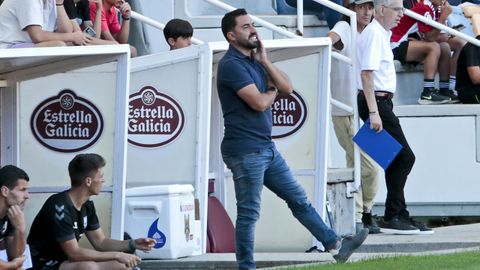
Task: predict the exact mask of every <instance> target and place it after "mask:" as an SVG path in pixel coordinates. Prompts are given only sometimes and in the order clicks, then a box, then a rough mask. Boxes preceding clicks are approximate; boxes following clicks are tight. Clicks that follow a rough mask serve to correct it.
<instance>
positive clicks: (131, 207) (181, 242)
mask: <svg viewBox="0 0 480 270" xmlns="http://www.w3.org/2000/svg"><path fill="white" fill-rule="evenodd" d="M125 194H126V199H125V232H126V233H128V234H129V235H130V236H131V237H132V238H133V239H136V238H140V237H150V238H153V239H155V240H156V241H157V244H156V245H155V247H154V248H153V250H152V251H150V252H148V253H145V252H142V251H137V255H138V256H140V257H141V258H144V259H176V258H179V257H186V256H191V255H192V253H193V251H194V249H195V241H194V240H195V237H194V232H195V229H194V226H195V206H194V197H193V186H192V185H159V186H143V187H134V188H129V189H127V190H126V193H125Z"/></svg>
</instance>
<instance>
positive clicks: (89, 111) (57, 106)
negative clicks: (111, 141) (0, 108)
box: [30, 89, 103, 153]
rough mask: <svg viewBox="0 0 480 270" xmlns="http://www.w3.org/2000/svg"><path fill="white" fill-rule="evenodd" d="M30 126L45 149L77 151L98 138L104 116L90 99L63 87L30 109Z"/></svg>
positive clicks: (88, 145) (90, 144)
mask: <svg viewBox="0 0 480 270" xmlns="http://www.w3.org/2000/svg"><path fill="white" fill-rule="evenodd" d="M30 128H31V130H32V132H33V135H34V137H35V139H37V141H38V142H40V144H42V145H43V146H45V147H47V148H48V149H51V150H53V151H57V152H66V153H70V152H78V151H81V150H84V149H87V148H88V147H90V146H92V145H93V144H95V142H96V141H97V140H98V139H99V138H100V136H101V135H102V131H103V118H102V115H101V114H100V111H99V110H98V109H97V107H96V106H95V105H94V104H93V103H91V102H90V101H88V100H87V99H85V98H82V97H79V96H77V95H76V94H75V92H73V91H72V90H70V89H65V90H62V91H61V92H60V93H58V95H57V96H53V97H50V98H48V99H46V100H44V101H43V102H42V103H40V104H39V105H38V106H37V107H36V108H35V110H33V113H32V117H31V119H30Z"/></svg>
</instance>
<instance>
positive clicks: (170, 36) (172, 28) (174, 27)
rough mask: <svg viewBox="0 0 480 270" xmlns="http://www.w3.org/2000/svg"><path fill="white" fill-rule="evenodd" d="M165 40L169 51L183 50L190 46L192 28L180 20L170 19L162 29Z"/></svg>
mask: <svg viewBox="0 0 480 270" xmlns="http://www.w3.org/2000/svg"><path fill="white" fill-rule="evenodd" d="M163 35H164V36H165V40H166V41H167V43H168V46H170V50H175V49H180V48H185V47H188V46H190V45H192V36H193V27H192V25H191V24H190V23H189V22H187V21H185V20H182V19H172V20H170V21H168V22H167V24H166V25H165V28H164V29H163Z"/></svg>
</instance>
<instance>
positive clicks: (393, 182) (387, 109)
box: [357, 94, 415, 221]
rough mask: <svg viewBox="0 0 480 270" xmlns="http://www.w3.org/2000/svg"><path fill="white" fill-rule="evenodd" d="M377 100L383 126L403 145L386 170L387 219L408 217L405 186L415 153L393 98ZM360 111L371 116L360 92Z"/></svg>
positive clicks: (358, 97)
mask: <svg viewBox="0 0 480 270" xmlns="http://www.w3.org/2000/svg"><path fill="white" fill-rule="evenodd" d="M375 98H376V100H377V106H378V112H379V114H380V118H381V119H382V124H383V128H384V129H385V130H386V131H387V132H388V133H390V135H392V137H394V138H395V139H396V140H397V141H398V142H399V143H400V144H401V145H402V146H403V148H402V150H401V151H400V153H399V154H398V155H397V157H396V158H395V159H394V160H393V162H392V163H391V164H390V166H389V167H388V169H387V170H386V171H385V182H386V185H387V199H386V201H385V217H384V219H385V220H386V221H388V220H391V219H392V218H394V217H404V218H408V217H409V213H408V211H407V204H406V203H405V195H404V192H403V190H404V188H405V183H406V182H407V177H408V174H409V173H410V171H411V170H412V167H413V164H414V163H415V155H414V154H413V151H412V149H410V146H409V145H408V142H407V139H406V138H405V135H404V134H403V130H402V127H401V126H400V121H399V120H398V117H397V116H396V115H395V114H394V113H393V103H392V99H391V98H389V97H378V96H376V97H375ZM357 103H358V113H359V116H360V118H361V119H362V120H363V121H365V120H366V119H367V118H368V117H369V111H368V106H367V102H366V100H365V96H364V95H363V94H358V96H357Z"/></svg>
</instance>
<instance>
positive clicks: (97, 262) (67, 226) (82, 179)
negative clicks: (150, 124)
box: [27, 154, 155, 270]
mask: <svg viewBox="0 0 480 270" xmlns="http://www.w3.org/2000/svg"><path fill="white" fill-rule="evenodd" d="M104 167H105V160H104V159H103V158H102V157H101V156H99V155H97V154H79V155H77V156H76V157H75V158H74V159H73V160H72V161H70V163H69V164H68V172H69V174H70V179H71V182H72V187H71V188H70V189H69V190H66V191H63V192H60V193H57V194H54V195H52V196H50V198H48V200H47V201H46V202H45V204H44V205H43V207H42V209H41V210H40V212H39V213H38V215H37V216H36V217H35V220H34V221H33V224H32V227H31V229H30V234H29V236H28V239H27V242H28V244H29V245H30V251H31V255H32V261H33V269H35V270H39V269H42V270H47V269H48V270H50V269H60V270H77V269H78V270H86V269H98V270H101V269H104V270H115V269H130V268H132V267H134V266H136V265H138V264H139V263H140V258H139V257H137V256H135V255H133V254H129V253H126V252H133V251H135V249H140V250H143V251H149V250H151V249H152V248H153V246H154V245H155V240H153V239H150V238H139V239H136V240H126V241H119V240H113V239H110V238H107V237H105V235H104V233H103V231H102V229H101V228H100V224H99V222H98V217H97V214H96V212H95V206H94V204H93V201H91V200H90V196H92V195H98V194H99V193H100V190H101V188H102V184H103V182H104V180H103V168H104ZM84 233H85V234H86V235H87V238H88V240H89V241H90V243H91V244H92V246H93V247H94V249H95V250H91V249H86V248H82V247H80V246H79V245H78V240H79V239H80V237H81V236H82V235H83V234H84Z"/></svg>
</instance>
